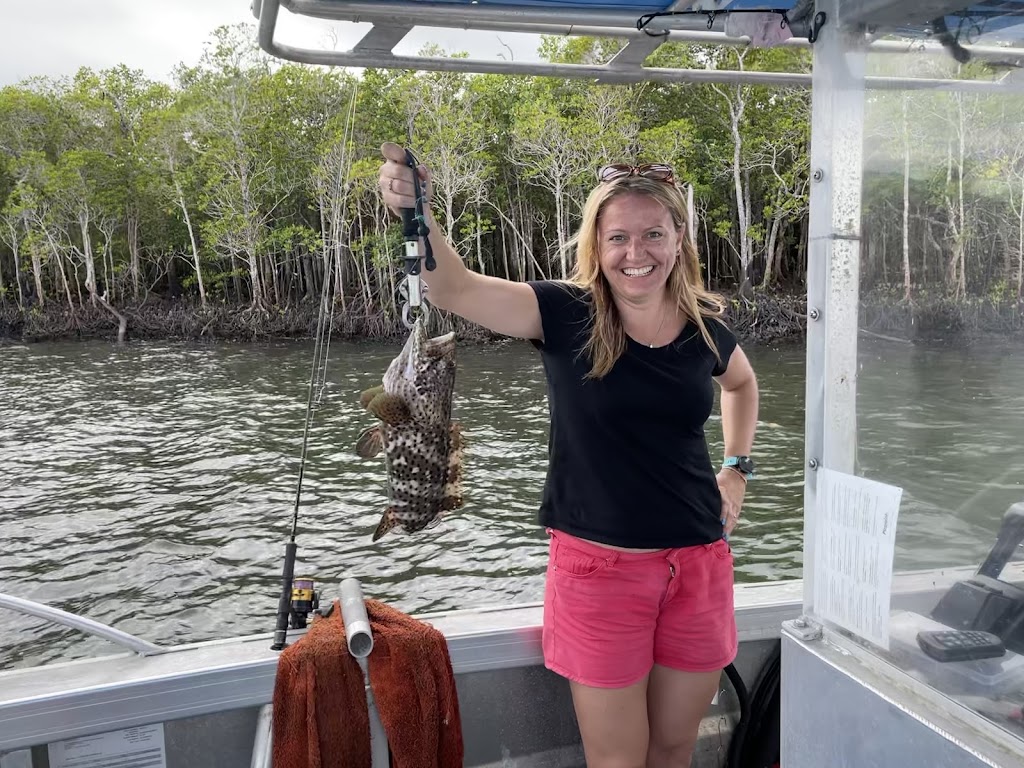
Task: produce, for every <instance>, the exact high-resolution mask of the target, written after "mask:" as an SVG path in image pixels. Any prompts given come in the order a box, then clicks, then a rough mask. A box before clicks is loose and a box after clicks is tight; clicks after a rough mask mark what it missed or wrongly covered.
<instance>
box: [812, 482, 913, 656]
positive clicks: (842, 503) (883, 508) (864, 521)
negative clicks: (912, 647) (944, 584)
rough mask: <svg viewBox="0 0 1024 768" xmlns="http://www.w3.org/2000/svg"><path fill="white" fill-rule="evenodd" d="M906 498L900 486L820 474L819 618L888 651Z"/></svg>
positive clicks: (817, 536)
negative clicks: (902, 502)
mask: <svg viewBox="0 0 1024 768" xmlns="http://www.w3.org/2000/svg"><path fill="white" fill-rule="evenodd" d="M902 497H903V489H902V488H897V487H896V486H892V485H885V484H884V483H879V482H875V481H874V480H867V479H865V478H863V477H857V476H855V475H848V474H845V473H842V472H836V471H835V470H831V469H826V468H822V469H819V470H818V496H817V498H818V503H817V507H818V508H817V510H816V512H817V519H816V520H815V524H814V530H815V535H814V613H815V614H817V616H819V617H820V618H822V619H825V620H827V621H831V622H833V623H835V624H837V625H839V626H841V627H843V628H845V629H848V630H849V631H851V632H855V633H856V634H857V635H859V636H860V637H862V638H864V639H865V640H868V641H870V642H872V643H874V644H875V645H877V646H878V647H880V648H884V649H885V650H889V605H890V600H891V596H892V564H893V555H894V554H895V551H896V521H897V518H898V517H899V511H900V500H901V499H902Z"/></svg>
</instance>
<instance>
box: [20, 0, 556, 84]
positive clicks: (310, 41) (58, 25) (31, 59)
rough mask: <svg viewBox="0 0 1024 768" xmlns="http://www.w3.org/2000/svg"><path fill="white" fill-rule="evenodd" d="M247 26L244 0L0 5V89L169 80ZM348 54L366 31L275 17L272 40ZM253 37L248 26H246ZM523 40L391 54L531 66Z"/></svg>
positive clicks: (55, 0)
mask: <svg viewBox="0 0 1024 768" xmlns="http://www.w3.org/2000/svg"><path fill="white" fill-rule="evenodd" d="M238 22H245V23H250V24H253V25H255V23H256V19H255V18H254V17H253V15H252V13H251V12H250V10H249V0H0V86H4V85H10V84H11V83H16V82H18V81H19V80H22V79H24V78H26V77H30V76H32V75H49V76H61V75H72V74H74V73H75V71H76V70H77V69H78V68H79V67H82V66H87V67H92V68H93V69H104V68H107V67H112V66H114V65H116V64H127V65H128V66H129V67H131V68H133V69H141V70H143V71H144V72H145V74H146V75H147V76H148V77H150V78H152V79H154V80H169V79H170V76H171V71H172V70H173V68H174V67H175V65H177V64H178V63H180V62H185V63H187V64H195V63H196V62H198V60H199V57H200V55H201V53H202V50H203V45H204V43H205V42H206V41H207V40H208V39H209V37H210V33H211V32H212V31H213V30H214V29H215V28H216V27H217V26H219V25H221V24H235V23H238ZM332 27H333V28H334V29H336V30H337V33H338V42H337V46H336V47H337V49H338V50H348V49H349V48H351V47H352V45H353V44H354V43H355V42H356V41H357V40H358V39H359V38H360V37H361V36H362V34H363V32H364V30H365V29H366V28H368V25H365V24H361V25H358V26H357V25H354V24H349V23H339V24H334V25H332V24H330V23H328V22H325V21H319V20H316V19H307V18H302V17H296V16H293V15H291V14H289V13H288V12H287V11H282V12H281V15H280V17H279V25H278V30H279V31H278V35H277V38H276V39H277V40H278V41H280V42H284V43H290V44H292V45H303V46H307V47H315V46H321V47H328V48H330V47H334V46H333V43H332V42H330V30H331V29H332ZM254 34H255V27H254ZM536 41H537V38H535V37H533V36H531V35H514V34H502V35H501V39H500V40H499V39H498V36H497V35H494V34H488V33H477V34H471V33H467V32H462V31H458V30H424V29H415V30H413V32H412V33H411V34H410V35H409V36H408V37H407V38H406V39H405V40H404V41H403V42H402V44H401V45H400V46H399V47H398V48H397V49H396V52H398V53H406V54H414V53H416V51H417V50H418V49H419V48H420V46H421V45H423V44H425V43H427V42H434V43H437V44H439V45H442V46H444V47H445V48H446V49H448V50H465V51H468V52H469V54H470V56H473V57H474V58H477V57H479V58H487V59H493V58H494V56H495V52H496V51H498V50H502V51H504V50H505V49H504V47H503V45H502V42H504V43H505V44H507V45H509V46H510V47H511V48H512V50H513V55H514V57H515V59H516V60H519V61H525V60H536V58H537V57H536V56H535V54H534V51H535V49H536Z"/></svg>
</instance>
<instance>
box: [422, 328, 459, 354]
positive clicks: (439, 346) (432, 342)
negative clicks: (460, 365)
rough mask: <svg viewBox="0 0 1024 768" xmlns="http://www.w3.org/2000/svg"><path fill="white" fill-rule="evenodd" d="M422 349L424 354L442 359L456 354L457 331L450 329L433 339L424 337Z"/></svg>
mask: <svg viewBox="0 0 1024 768" xmlns="http://www.w3.org/2000/svg"><path fill="white" fill-rule="evenodd" d="M422 345H423V346H422V348H421V351H422V352H423V354H425V355H427V356H429V357H433V358H437V359H441V358H446V357H452V356H454V355H455V331H449V332H448V333H445V334H442V335H441V336H435V337H434V338H432V339H424V340H423V342H422Z"/></svg>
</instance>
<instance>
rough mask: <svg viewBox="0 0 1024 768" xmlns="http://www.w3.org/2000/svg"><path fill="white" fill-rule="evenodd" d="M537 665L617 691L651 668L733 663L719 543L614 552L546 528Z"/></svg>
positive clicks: (703, 668)
mask: <svg viewBox="0 0 1024 768" xmlns="http://www.w3.org/2000/svg"><path fill="white" fill-rule="evenodd" d="M548 534H549V535H550V537H551V540H550V552H549V558H548V570H547V583H546V587H545V591H544V634H543V637H544V664H545V666H546V667H547V668H548V669H550V670H551V671H552V672H556V673H557V674H559V675H562V676H563V677H566V678H568V679H569V680H573V681H575V682H578V683H582V684H583V685H589V686H594V687H598V688H623V687H626V686H629V685H632V684H634V683H636V682H639V681H640V680H641V679H643V677H644V675H646V674H647V673H648V672H650V671H651V667H652V666H653V665H654V664H660V665H662V666H665V667H671V668H672V669H678V670H682V671H684V672H711V671H714V670H721V669H724V668H725V667H727V666H728V665H729V664H731V663H732V661H733V660H734V659H735V658H736V648H737V636H736V617H735V614H734V613H733V558H732V550H731V549H730V547H729V543H728V542H727V541H725V540H724V539H723V540H719V541H716V542H715V543H713V544H701V545H697V546H693V547H681V548H678V549H662V550H659V551H657V552H622V551H619V550H615V549H608V548H607V547H602V546H600V545H599V544H594V543H592V542H588V541H584V540H583V539H579V538H576V537H575V536H570V535H569V534H567V533H562V532H560V531H553V530H551V529H548Z"/></svg>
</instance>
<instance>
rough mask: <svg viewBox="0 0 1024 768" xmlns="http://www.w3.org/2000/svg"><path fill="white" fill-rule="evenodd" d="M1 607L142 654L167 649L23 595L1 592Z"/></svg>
mask: <svg viewBox="0 0 1024 768" xmlns="http://www.w3.org/2000/svg"><path fill="white" fill-rule="evenodd" d="M0 608H8V609H10V610H12V611H16V612H18V613H24V614H27V615H29V616H36V617H38V618H40V619H46V620H47V621H51V622H53V623H54V624H60V625H61V626H64V627H70V628H71V629H77V630H78V631H79V632H85V633H86V634H89V635H95V636H96V637H102V638H103V639H104V640H109V641H110V642H112V643H115V644H117V645H120V646H121V647H122V648H127V649H128V650H130V651H135V653H137V654H139V655H140V656H153V655H155V654H158V653H164V652H165V651H166V650H167V649H166V648H161V647H160V646H159V645H155V644H153V643H151V642H149V641H147V640H143V639H142V638H140V637H136V636H135V635H130V634H128V633H127V632H122V631H121V630H120V629H114V628H113V627H110V626H107V625H106V624H101V623H100V622H98V621H94V620H93V619H87V618H86V617H85V616H79V615H78V614H75V613H68V612H67V611H62V610H61V609H60V608H53V607H51V606H49V605H44V604H43V603H37V602H35V601H34V600H26V599H24V598H22V597H15V596H14V595H6V594H4V593H2V592H0Z"/></svg>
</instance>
